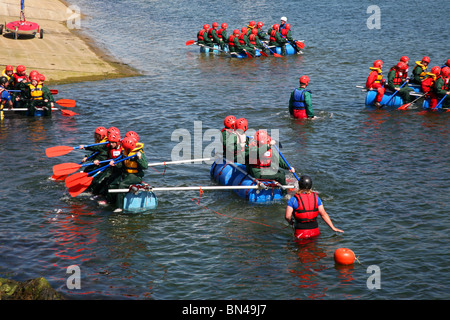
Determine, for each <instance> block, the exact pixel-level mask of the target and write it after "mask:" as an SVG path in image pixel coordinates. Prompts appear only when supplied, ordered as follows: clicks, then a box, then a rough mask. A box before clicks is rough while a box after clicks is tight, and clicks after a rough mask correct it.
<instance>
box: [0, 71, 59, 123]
mask: <svg viewBox="0 0 450 320" xmlns="http://www.w3.org/2000/svg"><path fill="white" fill-rule="evenodd" d="M44 82H45V76H44V75H43V74H41V73H39V72H38V71H37V70H32V71H31V72H30V74H29V75H27V73H26V67H25V66H23V65H18V66H17V67H16V71H15V72H14V67H13V66H12V65H7V66H6V67H5V69H4V70H3V71H2V76H1V77H0V83H1V84H2V87H3V88H4V89H6V90H8V92H9V94H10V101H11V104H9V107H8V108H9V109H14V108H22V107H23V108H27V109H28V112H27V114H28V115H30V116H34V113H35V111H36V107H41V108H42V109H43V110H44V115H45V116H50V115H51V114H52V108H53V107H54V106H55V99H54V97H53V94H52V93H51V91H50V89H49V88H48V87H47V86H46V85H45V84H44Z"/></svg>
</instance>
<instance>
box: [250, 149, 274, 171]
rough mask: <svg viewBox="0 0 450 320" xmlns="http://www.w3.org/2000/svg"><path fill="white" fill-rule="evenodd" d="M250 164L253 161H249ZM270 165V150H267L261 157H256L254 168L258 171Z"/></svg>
mask: <svg viewBox="0 0 450 320" xmlns="http://www.w3.org/2000/svg"><path fill="white" fill-rule="evenodd" d="M258 153H259V152H258ZM250 163H253V161H251V162H250ZM271 163H272V149H269V150H267V151H266V152H264V154H263V155H262V156H261V155H259V154H258V155H257V156H256V164H255V165H254V166H255V167H256V168H258V169H261V168H267V167H270V165H271Z"/></svg>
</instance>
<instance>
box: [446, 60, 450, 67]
mask: <svg viewBox="0 0 450 320" xmlns="http://www.w3.org/2000/svg"><path fill="white" fill-rule="evenodd" d="M445 65H446V66H447V67H450V59H448V60H447V62H446V63H445Z"/></svg>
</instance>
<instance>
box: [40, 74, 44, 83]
mask: <svg viewBox="0 0 450 320" xmlns="http://www.w3.org/2000/svg"><path fill="white" fill-rule="evenodd" d="M39 81H41V82H44V81H45V76H44V75H43V74H40V75H39Z"/></svg>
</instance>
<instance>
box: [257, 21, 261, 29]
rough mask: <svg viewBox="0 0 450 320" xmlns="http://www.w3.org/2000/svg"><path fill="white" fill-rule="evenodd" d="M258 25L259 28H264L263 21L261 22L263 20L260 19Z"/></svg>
mask: <svg viewBox="0 0 450 320" xmlns="http://www.w3.org/2000/svg"><path fill="white" fill-rule="evenodd" d="M256 26H257V27H258V28H260V29H261V28H262V27H263V23H262V22H261V21H259V22H258V23H257V24H256Z"/></svg>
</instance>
